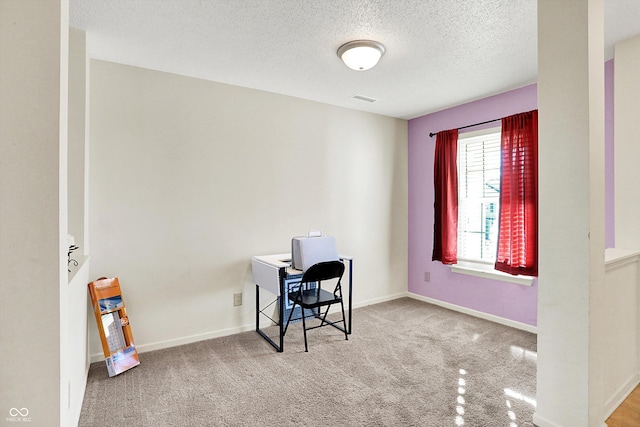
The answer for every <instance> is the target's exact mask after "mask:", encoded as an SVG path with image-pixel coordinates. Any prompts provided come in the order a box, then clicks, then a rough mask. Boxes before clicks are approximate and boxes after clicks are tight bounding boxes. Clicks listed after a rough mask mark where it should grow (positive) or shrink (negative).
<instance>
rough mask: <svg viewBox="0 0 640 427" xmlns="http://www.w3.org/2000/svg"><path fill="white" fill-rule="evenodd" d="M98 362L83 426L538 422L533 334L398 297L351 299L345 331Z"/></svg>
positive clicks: (296, 330) (227, 341)
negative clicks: (113, 370)
mask: <svg viewBox="0 0 640 427" xmlns="http://www.w3.org/2000/svg"><path fill="white" fill-rule="evenodd" d="M140 360H141V364H140V366H138V367H136V368H134V369H132V370H130V371H128V372H125V373H123V374H121V375H119V376H117V377H114V378H108V376H107V372H106V367H105V364H104V363H103V362H101V363H95V364H93V365H92V366H91V368H90V372H89V380H88V384H87V390H86V393H85V398H84V403H83V407H82V413H81V416H80V423H79V425H80V426H136V427H137V426H298V425H305V426H434V427H441V426H478V427H480V426H482V427H487V426H505V427H516V426H532V425H533V423H532V421H531V420H532V415H533V412H534V410H535V408H534V405H535V400H534V399H535V389H536V384H535V379H536V336H535V335H534V334H530V333H527V332H523V331H519V330H516V329H512V328H509V327H506V326H502V325H499V324H495V323H492V322H488V321H484V320H480V319H477V318H474V317H471V316H466V315H463V314H459V313H456V312H452V311H449V310H446V309H443V308H440V307H437V306H433V305H431V304H427V303H423V302H420V301H416V300H413V299H409V298H402V299H398V300H394V301H390V302H386V303H382V304H377V305H372V306H368V307H363V308H359V309H356V310H354V312H353V334H352V335H350V336H349V340H348V341H345V339H344V335H342V334H341V333H340V332H339V331H337V330H335V329H333V328H331V327H327V328H320V329H315V330H312V331H310V332H309V353H305V352H304V342H303V340H302V329H301V325H300V324H299V323H296V324H294V325H292V326H290V328H289V331H287V336H286V337H285V351H284V353H277V352H275V351H274V350H273V348H272V347H271V346H270V345H268V344H267V343H266V342H265V341H264V340H263V339H262V338H261V337H260V336H259V335H258V334H256V333H255V332H245V333H241V334H237V335H233V336H228V337H223V338H218V339H213V340H207V341H202V342H198V343H194V344H189V345H185V346H180V347H174V348H169V349H164V350H158V351H154V352H148V353H142V354H141V355H140Z"/></svg>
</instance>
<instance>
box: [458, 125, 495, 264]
mask: <svg viewBox="0 0 640 427" xmlns="http://www.w3.org/2000/svg"><path fill="white" fill-rule="evenodd" d="M480 133H481V134H480V135H478V132H474V133H469V134H467V136H465V135H461V136H460V137H459V138H458V257H459V258H461V259H466V260H472V261H480V262H487V263H493V262H495V257H496V248H497V243H498V210H499V206H500V203H499V195H500V129H499V128H498V129H496V128H494V129H491V130H488V131H480Z"/></svg>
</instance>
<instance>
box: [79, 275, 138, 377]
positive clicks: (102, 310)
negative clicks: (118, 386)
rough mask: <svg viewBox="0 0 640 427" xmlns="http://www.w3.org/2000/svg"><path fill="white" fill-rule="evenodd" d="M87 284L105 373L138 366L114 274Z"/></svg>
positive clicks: (118, 371) (111, 373) (115, 372)
mask: <svg viewBox="0 0 640 427" xmlns="http://www.w3.org/2000/svg"><path fill="white" fill-rule="evenodd" d="M88 287H89V295H90V296H91V304H92V305H93V313H94V315H95V317H96V324H97V326H98V332H99V334H100V341H101V342H102V351H103V353H104V357H105V362H106V364H107V371H108V373H109V376H110V377H113V376H115V375H118V374H120V373H122V372H124V371H126V370H128V369H131V368H133V367H134V366H138V365H139V364H140V359H139V358H138V352H137V351H136V347H135V344H134V342H133V334H132V333H131V326H130V325H129V317H128V316H127V309H126V307H125V304H124V300H123V298H122V292H121V290H120V283H119V282H118V278H117V277H116V278H112V279H107V278H101V279H98V280H96V281H95V282H91V283H89V285H88Z"/></svg>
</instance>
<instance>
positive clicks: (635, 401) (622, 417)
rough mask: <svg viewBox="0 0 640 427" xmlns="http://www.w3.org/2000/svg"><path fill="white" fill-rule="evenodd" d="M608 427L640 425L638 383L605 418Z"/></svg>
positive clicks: (636, 426) (639, 388)
mask: <svg viewBox="0 0 640 427" xmlns="http://www.w3.org/2000/svg"><path fill="white" fill-rule="evenodd" d="M607 426H608V427H638V426H640V385H639V386H637V387H636V388H635V389H634V390H633V391H632V392H631V394H630V395H629V396H628V397H627V398H626V399H625V401H624V402H622V405H620V406H618V409H616V410H615V412H614V413H613V414H611V416H610V417H609V419H608V420H607Z"/></svg>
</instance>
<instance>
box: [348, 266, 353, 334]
mask: <svg viewBox="0 0 640 427" xmlns="http://www.w3.org/2000/svg"><path fill="white" fill-rule="evenodd" d="M352 291H353V260H352V259H350V260H349V329H348V330H347V334H349V335H351V308H352V306H353V296H352V295H353V294H352Z"/></svg>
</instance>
